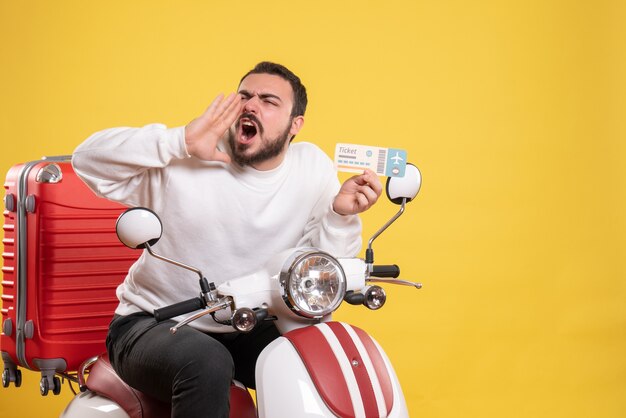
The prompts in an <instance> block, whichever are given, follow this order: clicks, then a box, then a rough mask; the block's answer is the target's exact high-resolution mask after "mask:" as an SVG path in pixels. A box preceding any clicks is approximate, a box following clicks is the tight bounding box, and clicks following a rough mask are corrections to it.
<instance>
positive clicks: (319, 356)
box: [283, 327, 354, 418]
mask: <svg viewBox="0 0 626 418" xmlns="http://www.w3.org/2000/svg"><path fill="white" fill-rule="evenodd" d="M283 337H285V338H287V339H288V340H289V341H290V342H291V344H292V345H293V346H294V347H295V349H296V351H297V352H298V354H299V355H300V358H301V359H302V362H303V363H304V365H305V366H306V369H307V371H308V372H309V376H311V380H313V383H314V384H315V387H316V388H317V391H318V393H319V394H320V396H321V398H322V399H323V400H324V403H326V406H328V408H329V409H330V410H331V411H333V413H335V415H337V416H340V417H345V418H354V407H353V406H352V401H351V400H350V392H349V390H348V385H347V384H346V380H345V378H344V376H343V373H342V371H341V367H340V366H339V362H338V361H337V358H336V357H335V354H334V353H333V351H332V349H331V348H330V345H328V341H326V337H324V335H323V334H322V332H321V331H320V330H319V329H317V328H316V327H306V328H300V329H296V330H293V331H290V332H288V333H286V334H284V335H283Z"/></svg>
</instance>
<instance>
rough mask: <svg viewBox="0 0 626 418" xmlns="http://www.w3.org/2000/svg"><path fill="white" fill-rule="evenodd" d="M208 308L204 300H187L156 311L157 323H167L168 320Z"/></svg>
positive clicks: (199, 298) (198, 298)
mask: <svg viewBox="0 0 626 418" xmlns="http://www.w3.org/2000/svg"><path fill="white" fill-rule="evenodd" d="M204 307H206V303H205V302H204V299H203V298H201V297H200V296H198V297H197V298H193V299H187V300H184V301H182V302H178V303H175V304H173V305H169V306H165V307H163V308H159V309H155V310H154V318H155V319H156V320H157V322H161V321H165V320H166V319H170V318H173V317H175V316H178V315H183V314H186V313H189V312H193V311H197V310H198V309H202V308H204Z"/></svg>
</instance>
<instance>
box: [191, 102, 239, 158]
mask: <svg viewBox="0 0 626 418" xmlns="http://www.w3.org/2000/svg"><path fill="white" fill-rule="evenodd" d="M242 106H243V104H242V101H241V97H240V95H238V94H235V93H231V94H230V95H228V97H226V98H224V95H223V94H220V95H219V96H217V97H216V98H215V100H213V102H212V103H211V105H210V106H209V107H208V108H207V110H206V111H205V112H204V113H203V114H202V115H200V116H199V117H197V118H196V119H194V120H192V121H191V122H189V124H188V125H187V126H186V127H185V145H186V147H187V152H188V153H189V155H191V156H193V157H196V158H199V159H201V160H205V161H222V162H225V163H230V156H229V155H228V154H226V153H225V152H222V151H220V150H218V149H217V143H218V142H219V140H220V138H222V137H223V136H224V134H225V133H226V131H227V130H228V129H229V128H230V127H231V126H232V124H233V123H235V120H236V119H237V117H238V116H239V114H240V112H241V108H242Z"/></svg>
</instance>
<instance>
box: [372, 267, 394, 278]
mask: <svg viewBox="0 0 626 418" xmlns="http://www.w3.org/2000/svg"><path fill="white" fill-rule="evenodd" d="M370 276H374V277H393V278H394V279H395V278H397V277H398V276H400V267H399V266H398V265H397V264H379V265H377V266H372V271H371V273H370Z"/></svg>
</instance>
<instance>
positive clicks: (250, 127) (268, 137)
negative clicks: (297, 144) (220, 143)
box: [228, 74, 304, 170]
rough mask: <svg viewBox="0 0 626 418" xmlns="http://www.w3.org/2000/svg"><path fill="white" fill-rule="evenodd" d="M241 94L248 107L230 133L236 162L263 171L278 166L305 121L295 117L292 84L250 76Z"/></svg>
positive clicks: (243, 82) (275, 78)
mask: <svg viewBox="0 0 626 418" xmlns="http://www.w3.org/2000/svg"><path fill="white" fill-rule="evenodd" d="M238 93H239V94H240V95H241V97H242V100H243V101H244V106H243V109H242V111H241V115H240V116H239V119H238V120H237V122H236V123H235V124H234V125H233V126H232V127H231V129H230V131H229V137H228V140H229V143H230V147H231V149H232V153H233V159H234V160H235V162H237V163H238V164H240V165H250V166H253V167H255V168H256V169H259V170H269V169H272V168H275V167H277V166H278V165H279V164H280V163H281V162H282V160H283V158H284V154H285V152H286V151H287V147H288V146H289V140H290V139H291V138H292V137H293V136H294V135H295V134H297V133H298V131H299V130H300V127H301V126H302V123H303V122H304V119H303V117H302V116H296V117H292V116H291V110H292V108H293V90H292V88H291V84H289V82H288V81H287V80H285V79H283V78H281V77H279V76H276V75H271V74H250V75H249V76H247V77H246V78H245V79H244V80H243V81H242V82H241V85H240V86H239V91H238Z"/></svg>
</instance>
